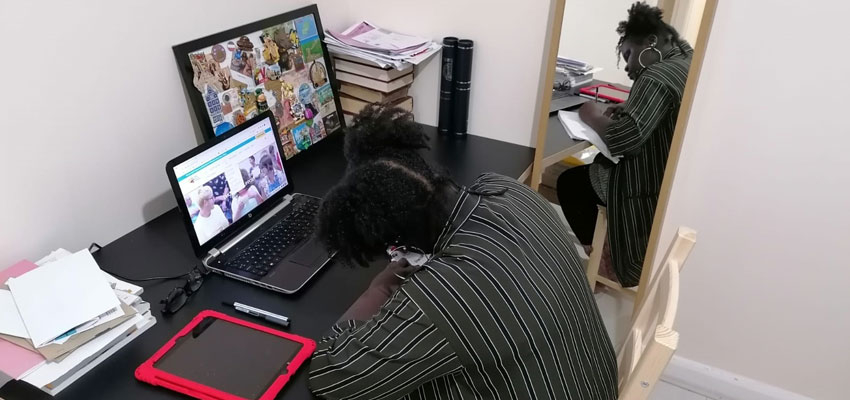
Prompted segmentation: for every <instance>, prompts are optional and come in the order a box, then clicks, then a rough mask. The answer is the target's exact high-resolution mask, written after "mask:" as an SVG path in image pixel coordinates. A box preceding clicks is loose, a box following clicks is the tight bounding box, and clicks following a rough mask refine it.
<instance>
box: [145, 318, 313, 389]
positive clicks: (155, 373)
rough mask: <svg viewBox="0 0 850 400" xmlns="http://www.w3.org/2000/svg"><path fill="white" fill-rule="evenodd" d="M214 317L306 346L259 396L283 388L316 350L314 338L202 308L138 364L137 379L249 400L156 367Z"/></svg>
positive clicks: (153, 383)
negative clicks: (162, 344) (185, 336)
mask: <svg viewBox="0 0 850 400" xmlns="http://www.w3.org/2000/svg"><path fill="white" fill-rule="evenodd" d="M207 317H212V318H218V319H221V320H224V321H227V322H232V323H234V324H238V325H242V326H244V327H248V328H251V329H256V330H258V331H262V332H265V333H268V334H272V335H275V336H280V337H282V338H285V339H288V340H292V341H294V342H298V343H301V344H302V345H303V347H302V348H301V350H300V351H299V352H298V354H296V355H295V357H294V358H293V359H292V360H289V366H288V368H287V371H286V374H284V375H280V376H279V377H277V379H275V381H274V383H272V385H271V386H270V387H269V388H268V389H267V390H266V391H265V393H263V394H262V396H260V400H271V399H274V398H275V396H277V394H278V393H280V391H281V390H283V386H284V385H286V382H288V381H289V378H290V377H291V376H292V375H293V374H294V373H295V371H296V370H298V367H299V366H301V364H302V363H303V362H304V361H306V360H307V359H308V358H310V355H311V354H313V351H315V350H316V342H314V341H313V340H311V339H308V338H305V337H301V336H296V335H293V334H289V333H286V332H281V331H278V330H275V329H271V328H266V327H265V326H262V325H257V324H255V323H252V322H248V321H244V320H241V319H238V318H233V317H231V316H229V315H225V314H222V313H220V312H216V311H212V310H205V311H201V313H200V314H198V315H197V316H196V317H195V318H194V319H192V322H190V323H189V325H186V327H184V328H183V329H181V330H180V332H178V333H177V334H176V335H174V337H173V338H171V340H169V341H168V342H167V343H166V344H165V346H162V348H161V349H159V350H158V351H157V352H156V353H155V354H154V355H153V356H152V357H151V358H149V359H148V360H147V361H145V362H144V363H142V365H140V366H139V367H138V368H136V379H138V380H140V381H142V382H147V383H150V384H151V385H154V386H162V387H164V388H167V389H170V390H173V391H175V392H179V393H182V394H185V395H189V396H192V397H194V398H198V399H204V400H247V399H245V398H244V397H239V396H236V395H233V394H230V393H225V392H223V391H221V390H218V389H214V388H211V387H209V386H206V385H202V384H200V383H197V382H193V381H190V380H188V379H184V378H181V377H179V376H176V375H173V374H170V373H168V372H165V371H162V370H159V369H156V367H154V363H155V362H157V361H159V359H160V358H162V356H164V355H165V353H168V351H169V350H171V349H172V348H173V347H174V345H175V344H177V339H178V338H180V337H181V336H184V335H187V334H190V333H191V332H192V329H194V328H195V326H197V325H198V324H199V323H201V321H203V320H204V318H207ZM282 362H283V363H286V360H282Z"/></svg>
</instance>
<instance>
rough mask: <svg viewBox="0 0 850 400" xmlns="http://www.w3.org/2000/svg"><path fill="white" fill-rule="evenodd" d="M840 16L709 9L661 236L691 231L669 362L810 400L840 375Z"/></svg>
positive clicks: (798, 10) (741, 5)
mask: <svg viewBox="0 0 850 400" xmlns="http://www.w3.org/2000/svg"><path fill="white" fill-rule="evenodd" d="M848 14H850V4H848V3H847V2H823V1H822V2H816V3H815V4H808V3H806V4H805V5H803V4H802V3H799V2H796V1H790V0H783V1H781V2H777V1H774V0H751V1H721V2H720V4H719V8H718V10H717V15H716V19H715V22H714V29H713V32H712V34H711V39H710V42H709V44H708V48H707V55H706V57H707V58H706V61H705V64H704V67H703V70H702V73H701V75H700V85H699V87H698V90H697V93H696V100H695V103H694V107H693V113H692V115H691V119H690V122H689V124H688V131H687V136H686V138H685V142H684V149H683V151H682V159H681V161H680V164H679V166H678V169H677V176H676V178H675V181H674V183H673V191H672V195H671V199H670V205H669V208H668V210H667V213H666V220H665V223H664V225H663V231H662V243H664V244H665V246H666V243H669V240H670V238H671V237H672V234H673V232H674V231H675V229H676V227H677V226H679V225H687V226H690V227H693V228H695V229H696V230H698V231H699V237H698V239H697V245H696V247H695V250H694V252H693V254H692V255H691V258H690V259H689V261H688V263H687V264H686V265H685V270H684V271H683V274H682V279H683V286H682V291H681V296H682V298H681V303H680V308H679V319H678V321H677V329H678V330H679V331H680V333H681V340H680V350H679V352H678V353H677V354H678V355H679V356H682V357H685V358H688V359H692V360H694V361H697V362H700V363H704V364H708V365H712V366H715V367H718V368H722V369H725V370H728V371H731V372H734V373H737V374H741V375H744V376H748V377H750V378H753V379H756V380H759V381H763V382H766V383H768V384H771V385H774V386H778V387H781V388H784V389H786V390H790V391H793V392H797V393H800V394H803V395H806V396H810V397H813V398H816V399H846V398H847V397H848V395H847V393H848V390H847V385H846V382H847V376H848V375H850V340H848V338H850V311H848V310H850V295H848V288H847V284H848V282H850V253H848V252H847V251H846V249H847V246H848V243H850V209H848V205H850V186H849V185H848V183H850V161H848V160H850V158H848V156H847V149H848V147H850V128H848V125H847V118H846V114H847V106H846V105H847V99H846V96H845V94H846V93H848V92H850V81H848V80H847V79H846V78H847V71H848V68H847V65H848V63H849V62H850V57H848V56H847V54H846V52H843V51H841V49H842V48H843V47H844V39H843V37H844V35H843V32H844V27H845V26H846V22H845V19H846V16H847V15H848ZM792 49H793V50H792ZM800 63H804V64H805V65H810V66H814V71H815V72H814V73H813V74H812V75H811V79H802V80H801V79H793V77H795V76H799V73H800V72H799V71H800ZM820 83H828V86H827V87H822V86H821V85H820ZM813 87H814V88H816V90H819V89H825V90H822V91H820V90H819V94H818V95H817V96H808V95H804V94H803V93H806V92H808V91H809V90H811V89H812V88H813ZM663 250H664V249H662V254H663ZM656 257H658V256H657V255H656Z"/></svg>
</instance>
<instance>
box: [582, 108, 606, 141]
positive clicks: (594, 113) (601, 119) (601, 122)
mask: <svg viewBox="0 0 850 400" xmlns="http://www.w3.org/2000/svg"><path fill="white" fill-rule="evenodd" d="M607 110H608V107H606V106H604V105H603V104H601V103H596V102H587V103H584V104H583V105H582V106H581V108H579V109H578V116H579V118H581V120H582V121H584V123H585V124H587V125H588V126H590V127H591V128H593V130H594V131H596V132H597V133H599V137H600V138H602V141H603V142H605V144H606V145H607V144H608V139H606V138H605V136H606V135H605V132H607V131H608V127H609V126H611V124H613V123H614V120H612V119H611V116H610V113H608V111H607Z"/></svg>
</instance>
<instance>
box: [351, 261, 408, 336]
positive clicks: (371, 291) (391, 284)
mask: <svg viewBox="0 0 850 400" xmlns="http://www.w3.org/2000/svg"><path fill="white" fill-rule="evenodd" d="M420 268H421V267H412V266H410V265H409V264H408V262H407V260H405V259H401V260H398V261H393V262H391V263H389V264H388V265H387V267H386V268H384V270H383V271H381V272H379V273H378V275H377V276H375V278H374V279H372V283H371V284H370V285H369V288H368V289H366V291H365V292H363V294H361V295H360V298H358V299H357V301H355V302H354V304H352V305H351V307H349V308H348V311H346V312H345V314H343V315H342V317H340V319H339V321H337V322H342V321H346V320H349V319H354V320H359V321H366V320H368V319H369V318H372V316H374V315H375V314H377V313H378V311H380V310H381V306H383V305H384V303H386V302H387V300H389V298H390V296H392V295H393V293H395V291H396V290H398V288H399V287H400V286H401V283H402V282H404V280H405V279H407V278H408V277H410V276H411V275H413V273H415V272H416V271H418V270H419V269H420Z"/></svg>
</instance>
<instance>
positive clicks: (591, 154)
mask: <svg viewBox="0 0 850 400" xmlns="http://www.w3.org/2000/svg"><path fill="white" fill-rule="evenodd" d="M715 8H716V0H647V1H645V2H635V1H633V0H565V1H564V0H553V2H552V3H551V6H550V17H549V21H548V30H547V31H548V32H550V37H549V38H548V39H549V40H548V41H547V43H546V44H545V46H544V55H543V57H544V63H543V67H542V70H541V76H542V77H543V79H541V82H540V88H539V99H538V101H537V108H536V112H537V114H536V115H537V118H536V120H535V126H534V130H535V132H536V134H537V145H536V150H535V157H534V163H533V165H532V166H531V167H530V168H529V170H528V171H527V176H524V177H523V178H524V179H526V178H527V180H526V181H527V182H529V184H530V185H531V187H532V188H534V189H535V190H538V191H539V192H540V193H541V194H543V195H544V196H545V197H547V198H548V199H549V200H550V201H551V202H552V203H555V204H560V205H561V209H562V210H563V212H564V216H565V218H566V220H567V222H568V223H569V225H570V227H571V228H572V230H573V231H574V232H575V233H576V236H577V237H578V238H579V241H581V242H582V244H583V245H585V248H586V251H587V252H588V253H589V254H590V259H591V262H590V263H589V268H588V279H589V280H590V282H591V284H592V285H593V284H594V283H602V284H603V285H605V286H609V287H611V288H613V289H615V290H617V291H619V292H620V293H623V294H625V295H627V296H630V297H632V298H636V301H635V305H636V306H637V305H638V304H639V303H640V300H641V298H642V284H643V283H645V282H646V281H647V280H648V279H647V278H648V274H649V273H650V272H651V271H650V267H649V266H648V265H651V263H650V261H651V260H645V259H644V258H645V257H644V255H645V254H654V253H655V248H656V247H657V245H658V243H657V239H658V238H657V235H658V230H660V227H661V225H662V220H661V219H662V218H663V214H664V210H665V207H666V204H667V197H668V196H669V192H670V185H671V182H672V181H673V179H674V177H673V173H674V171H675V167H676V163H677V161H678V157H679V150H680V148H681V143H682V140H683V137H684V135H685V127H686V125H687V119H688V114H689V110H690V106H691V101H692V99H693V92H694V90H695V89H696V81H697V79H696V77H698V76H699V69H700V66H701V65H702V60H703V56H704V49H705V44H706V42H707V40H708V35H709V31H710V26H711V21H712V19H713V16H714V9H715ZM591 142H592V143H593V144H591ZM594 144H595V145H594ZM606 225H607V227H606ZM594 262H595V263H596V265H594ZM624 287H625V288H624ZM628 288H631V289H628Z"/></svg>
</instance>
